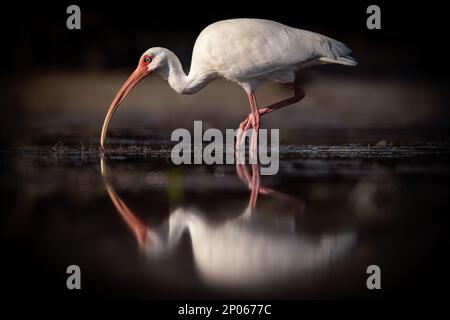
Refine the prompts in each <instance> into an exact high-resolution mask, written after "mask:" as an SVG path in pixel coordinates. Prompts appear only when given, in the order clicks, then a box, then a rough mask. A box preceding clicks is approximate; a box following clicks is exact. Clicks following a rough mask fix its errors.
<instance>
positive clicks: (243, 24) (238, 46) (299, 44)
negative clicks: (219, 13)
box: [191, 19, 356, 91]
mask: <svg viewBox="0 0 450 320" xmlns="http://www.w3.org/2000/svg"><path fill="white" fill-rule="evenodd" d="M350 54H351V50H350V49H349V48H348V47H347V46H346V45H344V44H343V43H341V42H339V41H336V40H334V39H331V38H328V37H326V36H323V35H321V34H318V33H314V32H310V31H306V30H301V29H295V28H291V27H288V26H285V25H283V24H281V23H278V22H275V21H270V20H261V19H232V20H224V21H219V22H216V23H213V24H211V25H209V26H208V27H206V28H205V29H204V30H203V31H202V32H201V33H200V35H199V36H198V38H197V41H196V42H195V45H194V50H193V54H192V63H191V73H192V74H193V76H192V77H193V78H194V75H198V74H203V75H215V76H217V77H223V78H226V79H228V80H231V81H234V82H237V83H239V84H241V85H243V86H244V88H247V87H248V86H249V87H250V89H251V90H253V91H254V90H256V87H257V86H258V85H259V84H260V83H261V82H263V81H276V82H282V83H292V82H294V81H295V79H296V75H297V72H298V71H300V70H301V69H302V68H303V67H305V66H309V65H313V64H321V63H338V64H345V65H355V64H356V62H355V61H354V60H353V58H351V57H350V56H349V55H350Z"/></svg>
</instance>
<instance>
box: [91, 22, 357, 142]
mask: <svg viewBox="0 0 450 320" xmlns="http://www.w3.org/2000/svg"><path fill="white" fill-rule="evenodd" d="M350 54H351V50H350V49H349V48H348V47H347V46H346V45H344V44H343V43H341V42H339V41H337V40H334V39H331V38H329V37H326V36H324V35H321V34H318V33H314V32H310V31H306V30H301V29H296V28H292V27H289V26H286V25H283V24H281V23H278V22H275V21H270V20H262V19H230V20H223V21H219V22H215V23H213V24H211V25H209V26H207V27H206V28H205V29H204V30H203V31H202V32H201V33H200V35H199V36H198V38H197V40H196V42H195V45H194V49H193V53H192V61H191V67H190V71H189V74H188V75H186V74H185V73H184V71H183V67H182V65H181V63H180V60H179V59H178V58H177V56H176V55H175V54H174V53H173V52H172V51H170V50H168V49H165V48H160V47H154V48H150V49H148V50H147V51H146V52H145V53H144V54H143V55H142V57H141V58H140V60H139V64H138V67H137V69H136V70H135V71H134V72H133V74H132V75H131V76H130V78H129V79H128V80H127V82H126V83H125V84H124V85H123V87H122V88H121V90H120V91H119V92H118V94H117V95H116V98H115V99H114V101H113V102H112V104H111V107H110V109H109V111H108V113H107V115H106V118H105V121H104V124H103V129H102V136H101V141H100V144H101V145H102V146H103V145H104V141H105V137H106V130H107V127H108V124H109V121H110V119H111V117H112V114H113V113H114V111H115V110H116V108H117V106H118V105H119V104H120V102H121V101H122V100H123V98H124V97H125V96H126V95H127V94H128V92H129V91H130V90H131V89H132V88H133V87H134V86H135V85H136V84H137V83H138V82H139V81H140V80H141V79H142V78H144V77H146V76H147V75H149V74H150V73H156V74H159V75H160V76H161V77H162V78H163V79H165V80H166V81H167V82H168V83H169V85H170V86H171V87H172V88H173V89H174V90H175V91H176V92H178V93H181V94H194V93H196V92H197V91H199V90H200V89H202V88H203V87H205V86H206V85H207V84H208V83H209V82H210V81H212V80H214V79H217V78H225V79H227V80H230V81H233V82H236V83H238V84H239V85H241V86H242V87H243V88H244V90H245V91H246V93H247V95H248V98H249V102H250V106H251V109H252V113H251V114H250V115H249V117H248V118H247V119H245V120H244V121H243V122H242V123H241V125H240V129H243V130H247V129H249V128H250V126H251V127H252V128H253V129H254V130H255V131H256V132H258V130H259V121H260V120H259V118H260V116H261V115H264V114H267V113H270V112H272V111H275V110H278V109H280V108H282V107H285V106H287V105H290V104H293V103H295V102H298V101H300V100H301V99H302V98H303V97H304V93H303V91H302V90H301V89H300V88H299V87H298V84H297V80H298V73H299V71H300V70H301V69H302V68H304V67H307V66H311V65H317V64H324V63H337V64H343V65H349V66H353V65H356V61H355V60H354V59H353V58H352V57H350ZM266 81H273V82H278V83H283V84H288V85H289V87H290V88H292V89H293V90H294V96H293V97H292V98H288V99H285V100H283V101H280V102H278V103H276V104H274V105H271V106H269V107H266V108H264V109H258V106H257V103H256V97H255V91H256V89H257V88H258V87H259V86H260V85H261V84H262V83H264V82H266ZM254 138H255V139H257V135H254ZM254 138H253V137H252V144H253V145H254V146H256V145H257V141H256V140H254ZM238 140H239V139H238ZM255 143H256V145H255Z"/></svg>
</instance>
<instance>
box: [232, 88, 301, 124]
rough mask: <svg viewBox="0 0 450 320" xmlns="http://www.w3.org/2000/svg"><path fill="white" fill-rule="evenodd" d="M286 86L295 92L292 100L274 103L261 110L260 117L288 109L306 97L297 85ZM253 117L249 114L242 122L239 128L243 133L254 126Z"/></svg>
mask: <svg viewBox="0 0 450 320" xmlns="http://www.w3.org/2000/svg"><path fill="white" fill-rule="evenodd" d="M286 86H287V87H288V88H289V89H291V90H294V95H293V96H292V97H290V98H287V99H285V100H282V101H279V102H277V103H274V104H272V105H270V106H268V107H266V108H262V109H259V115H260V116H263V115H265V114H268V113H271V112H273V111H276V110H278V109H281V108H284V107H287V106H289V105H291V104H294V103H297V102H299V101H300V100H302V99H303V98H304V97H305V92H304V91H303V90H302V89H301V88H300V87H298V86H297V85H296V84H294V83H292V84H287V85H286ZM253 117H254V116H253V113H251V114H249V115H248V117H247V118H246V119H245V120H244V121H242V122H241V124H240V125H239V128H240V129H241V128H242V130H243V131H245V130H248V129H249V128H250V127H251V126H252V118H253Z"/></svg>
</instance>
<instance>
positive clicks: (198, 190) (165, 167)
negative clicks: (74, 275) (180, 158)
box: [1, 140, 450, 298]
mask: <svg viewBox="0 0 450 320" xmlns="http://www.w3.org/2000/svg"><path fill="white" fill-rule="evenodd" d="M116 142H117V141H116ZM449 156H450V148H449V145H448V144H447V143H445V142H442V141H440V142H433V141H426V142H422V141H419V142H415V143H410V144H398V143H397V144H389V143H384V142H383V143H380V144H378V145H375V144H370V143H366V142H363V143H355V144H335V145H322V144H314V145H307V144H305V145H284V146H282V147H281V148H280V159H281V160H280V171H279V173H278V174H277V175H275V176H260V177H259V179H260V183H261V185H260V192H259V194H258V193H257V192H256V191H255V188H253V190H252V189H251V187H252V185H251V179H252V178H253V177H257V172H258V169H257V168H255V167H252V166H240V167H236V166H234V165H214V166H207V165H195V166H175V165H173V164H172V163H171V161H170V144H169V143H168V142H166V141H158V143H153V144H149V143H148V141H147V144H146V145H145V146H142V145H136V144H135V141H123V140H122V141H120V147H118V144H115V147H114V148H113V149H111V150H107V151H106V153H105V154H104V156H102V153H100V152H99V151H98V150H97V149H96V148H94V147H92V148H89V147H80V146H73V145H72V146H65V145H64V144H62V143H59V144H57V145H54V146H49V147H45V146H40V147H38V146H33V147H20V148H15V149H11V150H9V151H6V152H4V153H3V156H2V168H3V170H2V182H1V188H2V194H3V195H4V200H3V204H2V206H3V210H2V211H3V212H5V213H6V214H5V215H3V219H4V221H3V222H4V226H5V227H4V230H2V231H3V232H2V233H3V238H4V239H3V241H2V243H3V246H4V250H3V252H4V261H5V262H4V263H3V266H2V268H4V273H3V274H4V275H6V276H5V279H4V286H5V287H6V288H8V290H9V291H10V292H11V294H18V295H24V294H25V295H26V294H37V293H39V295H51V296H59V295H81V296H119V297H144V298H145V297H150V298H199V297H200V298H230V297H233V298H318V297H327V298H342V297H365V296H373V295H375V296H380V295H383V294H384V295H400V294H402V295H403V294H413V291H411V289H414V288H425V287H428V286H432V285H433V281H434V280H436V279H437V278H439V274H438V273H435V271H436V270H438V269H439V267H438V266H439V264H438V263H439V260H440V256H441V255H442V252H443V250H446V248H447V247H446V246H447V242H446V241H444V239H445V234H444V232H445V228H444V224H443V223H441V222H442V221H444V219H445V217H446V215H447V212H448V209H449V208H450V201H449V199H448V194H449V191H450V183H449V181H450V180H449V177H450V168H449V166H448V160H449ZM255 197H256V198H257V199H256V207H255V209H254V210H251V208H250V206H249V203H250V202H251V201H252V199H253V201H255ZM71 264H76V265H79V266H80V268H81V270H82V290H81V291H80V292H77V293H74V292H69V291H68V290H67V289H66V287H65V281H66V276H67V275H66V268H67V266H68V265H71ZM371 264H376V265H379V266H380V267H381V270H382V288H383V290H382V292H381V293H380V292H376V293H375V292H373V291H369V290H367V288H366V279H367V276H368V275H367V274H366V268H367V266H369V265H371ZM42 288H44V289H45V290H44V291H42Z"/></svg>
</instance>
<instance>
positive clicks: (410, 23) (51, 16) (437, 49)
mask: <svg viewBox="0 0 450 320" xmlns="http://www.w3.org/2000/svg"><path fill="white" fill-rule="evenodd" d="M70 4H78V5H79V6H80V7H81V13H82V18H81V30H77V31H69V30H67V28H66V19H67V17H68V15H67V14H66V13H65V12H66V8H67V6H68V5H70ZM370 4H377V5H379V6H380V7H381V16H382V17H381V20H382V22H381V23H382V29H381V30H368V29H367V28H366V18H367V14H366V13H365V11H366V8H367V6H368V5H370ZM445 9H446V6H445V4H444V3H442V2H437V1H436V2H430V1H427V2H412V1H398V2H395V3H394V2H393V1H390V2H387V1H383V2H380V1H376V2H373V1H361V2H346V1H345V2H344V1H328V2H325V1H266V2H263V1H210V2H206V1H203V2H200V1H197V2H194V1H185V2H175V1H174V2H170V1H142V2H132V1H123V2H120V1H110V2H103V3H101V2H100V3H96V4H92V3H91V2H87V1H76V2H65V3H53V4H50V3H47V4H44V3H42V2H39V3H36V2H33V3H24V2H18V1H16V2H15V3H8V4H2V8H1V12H2V18H1V19H0V20H1V22H0V23H1V32H2V38H1V41H2V49H1V56H2V65H1V68H2V75H1V76H0V85H1V88H2V91H3V92H2V95H1V96H2V97H1V100H0V105H1V107H2V117H1V120H0V126H1V135H0V142H1V144H2V145H5V146H7V147H11V146H17V145H21V142H20V141H19V140H16V136H17V135H18V134H20V135H23V136H27V135H29V136H31V135H32V133H31V131H27V130H28V128H29V127H28V122H27V121H29V120H30V119H33V116H30V111H29V109H28V106H27V105H26V104H25V103H23V102H21V103H16V102H17V101H22V100H21V97H22V96H24V95H26V94H27V93H28V92H27V91H26V90H22V91H21V85H22V84H23V83H24V81H26V80H30V79H33V78H35V77H38V76H39V75H40V74H41V73H47V72H57V73H62V72H69V73H71V72H75V71H76V72H82V73H83V72H86V73H88V72H97V73H105V74H108V73H109V72H111V71H116V70H120V71H121V72H123V73H124V74H126V73H128V72H129V71H131V70H132V68H134V65H135V64H136V62H137V59H138V57H139V56H140V55H141V53H142V52H143V51H144V50H146V49H147V48H149V47H152V46H163V47H167V48H170V49H171V50H173V51H174V52H175V53H176V54H177V55H179V57H180V59H181V61H182V63H183V65H185V66H188V65H189V59H190V55H191V51H192V46H193V44H194V41H195V38H196V37H197V35H198V33H199V32H200V31H201V30H202V29H203V28H204V27H206V26H207V25H208V24H210V23H212V22H214V21H217V20H221V19H227V18H237V17H255V18H265V19H271V20H276V21H280V22H282V23H284V24H287V25H291V26H295V27H299V28H303V29H307V30H312V31H315V32H319V33H323V34H326V35H329V36H331V37H333V38H336V39H339V40H342V41H344V42H345V43H347V44H349V45H350V44H351V47H352V49H353V50H354V56H355V57H356V58H357V59H358V61H359V62H360V65H359V66H358V68H355V69H353V70H351V71H345V72H342V69H336V68H335V69H333V67H330V68H328V69H329V71H327V70H325V69H324V71H320V72H323V73H324V74H326V73H327V72H330V73H333V72H336V71H339V73H342V74H343V77H345V76H348V77H352V78H353V79H356V80H358V79H360V78H363V77H364V78H369V79H383V81H384V80H386V79H390V78H393V79H395V80H396V81H405V82H407V83H409V82H411V81H416V82H417V83H418V86H419V87H420V86H421V85H422V84H427V85H428V86H430V87H432V88H434V89H435V91H436V92H441V91H442V94H444V93H446V91H447V90H446V89H447V87H448V78H447V77H448V69H449V68H448V64H449V62H448V58H447V56H448V53H447V48H446V42H447V38H448V34H447V33H448V32H447V29H448V28H447V26H446V25H447V21H448V17H447V12H446V10H445ZM121 79H122V80H125V78H124V76H122V78H121ZM386 86H388V84H387V85H386ZM111 87H112V89H111V90H112V91H111V93H110V94H109V96H108V99H109V100H108V102H110V101H111V100H112V98H113V95H114V92H115V90H117V87H118V85H115V86H111ZM11 88H14V93H12V91H10V89H11ZM55 90H57V89H55ZM325 94H326V91H325ZM373 94H374V95H375V96H376V94H377V92H373ZM243 101H244V100H243ZM108 102H105V103H104V104H102V105H100V106H97V107H98V108H100V107H101V108H103V109H101V110H100V111H101V113H102V114H103V113H104V108H106V107H107V103H108ZM445 107H446V106H443V105H442V104H441V105H439V106H437V107H435V106H434V105H433V101H430V104H429V105H424V108H430V109H432V108H437V110H438V112H437V113H436V116H435V117H434V118H433V120H430V121H428V120H427V121H426V122H425V123H424V124H421V127H420V129H421V130H424V128H425V129H427V130H437V131H438V132H439V133H446V132H448V119H449V112H448V111H447V109H446V108H445ZM243 110H244V107H243ZM245 110H247V109H245ZM404 110H405V109H402V111H400V113H398V114H396V116H398V117H402V116H403V115H404V113H405V111H404ZM192 119H193V118H189V121H191V120H192ZM436 119H437V120H436ZM239 120H240V119H239V118H234V120H233V122H234V123H236V124H237V123H238V121H239ZM438 120H439V121H438ZM58 121H59V120H56V118H55V120H53V123H51V126H52V127H55V128H56V134H55V135H53V136H52V137H51V139H50V140H44V141H50V143H52V144H54V143H56V142H58V139H61V138H60V137H59V136H58V130H59V128H60V127H61V126H65V124H64V123H61V122H58ZM99 123H101V119H100V121H99ZM99 123H97V124H96V125H95V128H96V130H97V131H95V133H93V134H92V135H90V136H91V137H94V138H97V134H98V131H99V128H100V126H99ZM129 126H131V125H129ZM18 128H22V129H23V128H25V129H26V130H20V131H19V130H18ZM403 129H404V128H403ZM407 129H409V130H412V131H415V130H416V129H417V128H416V127H414V126H411V127H408V128H407ZM34 133H35V132H34V131H33V134H34ZM83 134H84V133H83ZM25 141H26V142H25V143H33V144H34V143H36V141H39V142H40V141H41V140H39V139H38V138H36V137H35V136H33V137H32V138H30V139H28V140H25ZM296 141H299V140H296ZM64 142H65V141H64ZM2 168H3V167H2ZM7 177H8V178H9V176H7ZM417 188H420V186H417ZM424 192H425V191H424ZM15 196H16V197H17V199H19V200H16V199H15V200H14V201H17V202H20V196H21V192H20V191H18V192H17V194H16V195H15ZM430 197H432V195H431V194H430ZM12 201H13V200H11V199H10V200H9V202H12ZM430 202H431V200H430ZM433 202H434V200H433ZM435 203H436V206H439V205H438V202H435ZM6 206H8V201H7V202H6ZM38 209H39V208H38ZM420 209H421V210H422V208H420ZM423 210H427V208H424V209H423ZM434 223H437V222H436V221H432V222H430V224H433V225H435V224H434ZM419 236H420V235H418V237H419ZM28 246H29V243H28V241H27V239H25V240H24V241H23V243H19V244H18V245H16V246H15V247H12V246H10V247H9V248H8V250H7V251H6V255H7V256H8V255H9V256H10V257H14V258H15V259H10V260H9V261H8V262H5V263H4V267H5V269H6V270H8V271H10V272H14V273H15V274H21V273H22V274H24V275H26V274H27V273H30V272H31V271H33V272H34V273H35V274H36V278H35V279H34V282H33V285H34V287H33V288H31V289H30V292H31V293H32V294H33V293H35V292H39V290H41V289H42V288H47V289H49V290H51V289H52V288H56V287H57V286H59V285H60V283H61V282H62V281H64V279H65V275H59V276H58V277H55V276H54V273H53V272H52V270H49V269H48V268H45V265H44V267H43V270H40V269H39V267H38V266H39V260H40V259H41V255H40V253H39V252H31V253H30V254H26V255H22V253H23V252H26V250H27V248H28ZM442 246H444V241H443V242H442ZM440 249H441V248H434V249H431V250H430V251H429V252H430V256H431V255H432V256H433V260H432V261H430V264H429V266H428V267H427V268H426V270H425V271H426V272H425V273H424V274H425V276H423V277H422V278H420V279H416V280H417V281H416V282H411V283H410V287H404V288H403V290H402V293H403V294H407V295H410V296H414V295H415V294H416V293H417V294H418V293H420V290H421V289H422V288H427V290H428V289H430V288H433V289H438V288H439V287H440V286H441V284H440V282H439V281H440V279H441V278H446V277H445V274H444V271H445V270H443V266H439V264H438V262H439V259H440V255H439V253H442V252H445V251H443V250H442V251H441V250H440ZM433 250H435V252H432V251H433ZM434 253H436V255H434ZM36 261H37V262H38V263H35V264H36V265H37V266H36V267H35V268H34V266H33V262H36ZM33 268H34V269H33ZM405 272H408V270H405ZM416 275H417V274H416ZM441 275H442V277H441ZM428 276H430V277H431V280H433V281H434V282H432V283H430V282H429V281H428V279H429V278H428ZM24 279H27V280H23V281H24V282H26V281H28V279H29V277H26V278H24ZM14 281H15V280H12V279H5V280H4V283H5V286H6V287H7V288H20V286H16V285H17V283H14ZM415 283H416V284H417V285H415ZM23 285H26V283H23ZM17 290H19V289H17ZM55 292H57V291H55ZM436 292H437V291H434V293H435V294H436ZM15 294H16V295H20V294H25V295H27V293H22V292H15ZM28 294H30V293H28ZM423 294H424V292H422V295H423ZM425 294H426V293H425ZM94 295H95V293H94Z"/></svg>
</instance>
